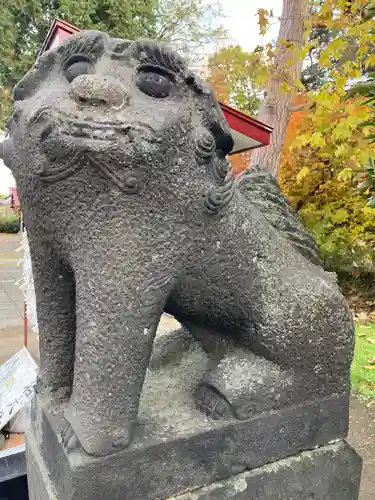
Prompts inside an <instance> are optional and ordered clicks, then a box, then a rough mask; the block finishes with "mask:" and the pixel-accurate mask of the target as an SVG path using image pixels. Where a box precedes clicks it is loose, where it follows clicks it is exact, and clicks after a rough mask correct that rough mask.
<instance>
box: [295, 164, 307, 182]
mask: <svg viewBox="0 0 375 500" xmlns="http://www.w3.org/2000/svg"><path fill="white" fill-rule="evenodd" d="M309 173H310V170H309V168H308V167H302V168H301V170H300V171H299V172H298V174H297V184H302V182H303V181H304V179H306V177H307V176H308V175H309Z"/></svg>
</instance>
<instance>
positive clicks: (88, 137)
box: [29, 109, 162, 194]
mask: <svg viewBox="0 0 375 500" xmlns="http://www.w3.org/2000/svg"><path fill="white" fill-rule="evenodd" d="M36 123H40V124H42V125H44V126H43V131H42V133H41V136H40V142H41V145H42V148H43V150H44V151H45V153H46V154H47V155H48V157H49V160H50V163H49V166H48V167H47V168H46V165H44V166H43V167H42V168H41V170H40V171H39V175H40V177H41V179H42V180H43V181H44V182H46V183H48V184H50V183H55V182H59V181H62V180H65V179H67V178H68V177H71V176H72V175H74V174H75V173H77V172H78V171H80V170H81V169H82V168H84V167H85V165H87V164H88V163H89V164H91V165H93V166H94V167H95V168H96V169H97V170H98V171H99V172H100V174H101V175H102V176H104V177H105V178H107V179H108V180H110V181H111V182H112V184H114V185H115V186H117V187H118V188H119V189H120V190H122V191H123V192H125V193H127V194H131V193H134V192H136V191H137V190H138V189H139V187H140V183H141V178H142V177H143V173H144V172H143V171H142V169H139V171H137V172H128V171H127V170H126V169H124V170H123V169H122V168H121V165H120V164H116V165H112V164H108V162H107V161H106V158H105V156H103V155H100V157H98V156H97V155H98V151H100V150H101V149H102V148H99V150H98V148H97V147H95V142H100V143H107V144H109V143H110V142H113V141H116V140H118V141H120V142H121V143H122V144H124V142H125V143H126V144H131V143H133V142H134V143H138V145H141V147H142V144H145V143H153V142H160V141H161V139H162V137H161V136H160V135H159V134H157V133H156V132H155V131H154V130H153V129H152V128H151V126H148V125H147V124H141V123H132V124H131V125H127V124H124V123H119V122H110V121H104V120H103V121H92V122H88V121H86V120H85V121H83V120H79V119H77V118H76V117H74V118H72V117H70V116H69V117H68V116H66V115H63V114H61V113H59V114H55V113H51V110H50V109H49V110H40V111H39V112H38V113H37V114H36V115H35V116H34V117H33V118H32V119H31V120H30V122H29V126H30V125H35V124H36ZM65 139H68V140H69V142H66V140H65ZM71 139H79V141H80V144H79V145H78V143H77V142H75V141H73V143H74V142H75V146H74V147H73V151H72V155H71V157H70V158H69V155H67V150H66V148H67V147H68V145H69V143H71V142H72V141H71ZM86 141H88V142H87V143H86ZM92 143H94V147H93V148H91V145H92ZM115 147H116V148H117V147H118V146H117V145H116V146H115ZM121 149H122V148H121ZM105 150H107V148H105ZM62 154H63V155H64V162H61V161H58V160H61V155H62ZM56 160H57V161H56ZM112 161H113V158H112Z"/></svg>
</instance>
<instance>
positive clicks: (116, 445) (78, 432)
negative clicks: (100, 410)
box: [61, 407, 134, 457]
mask: <svg viewBox="0 0 375 500" xmlns="http://www.w3.org/2000/svg"><path fill="white" fill-rule="evenodd" d="M90 417H91V418H90ZM65 419H66V422H67V423H66V425H65V426H64V428H63V431H62V432H61V442H62V445H63V446H64V447H65V449H66V450H68V451H69V450H70V451H71V450H73V449H75V448H77V447H79V446H82V448H83V449H84V450H85V452H86V453H88V454H89V455H94V456H98V457H100V456H105V455H110V454H112V453H116V452H118V451H120V450H122V449H124V448H127V447H128V446H129V444H130V442H131V439H132V436H133V432H132V431H133V427H134V425H133V423H131V422H128V421H126V422H122V423H120V422H116V425H113V424H112V425H110V424H108V423H107V422H104V423H103V422H101V421H100V420H97V419H95V418H92V416H90V415H83V418H81V417H80V415H79V414H78V413H77V412H76V411H75V409H74V408H73V409H72V408H71V407H68V409H67V410H66V411H65ZM99 423H100V424H101V425H98V424H99Z"/></svg>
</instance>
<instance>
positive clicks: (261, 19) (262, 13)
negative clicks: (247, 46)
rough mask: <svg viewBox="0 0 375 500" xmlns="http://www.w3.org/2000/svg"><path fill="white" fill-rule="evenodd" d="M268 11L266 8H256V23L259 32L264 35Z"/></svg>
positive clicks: (267, 22)
mask: <svg viewBox="0 0 375 500" xmlns="http://www.w3.org/2000/svg"><path fill="white" fill-rule="evenodd" d="M268 18H269V12H268V10H266V9H258V24H259V29H260V34H261V35H265V33H266V32H267V28H268V24H269V21H268Z"/></svg>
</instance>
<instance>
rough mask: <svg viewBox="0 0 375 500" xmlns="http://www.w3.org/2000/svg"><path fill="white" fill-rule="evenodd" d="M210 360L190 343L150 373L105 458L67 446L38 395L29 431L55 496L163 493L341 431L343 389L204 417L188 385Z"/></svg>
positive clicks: (54, 410) (58, 412)
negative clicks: (133, 417)
mask: <svg viewBox="0 0 375 500" xmlns="http://www.w3.org/2000/svg"><path fill="white" fill-rule="evenodd" d="M162 338H163V337H162ZM163 340H164V339H163ZM162 345H164V344H162ZM156 351H157V349H156ZM214 362H215V360H214V359H213V358H212V356H210V355H208V354H207V353H206V352H205V351H204V350H203V349H202V348H201V347H200V346H199V344H197V343H192V344H191V346H190V347H189V348H188V350H187V352H186V353H185V354H183V355H182V356H181V355H179V356H178V358H177V359H175V360H174V362H169V363H167V364H163V363H161V364H160V366H159V367H158V368H157V369H156V368H154V369H153V370H152V371H149V372H148V373H147V376H146V381H145V384H144V389H143V394H142V398H141V403H140V411H139V422H140V425H139V426H138V427H137V430H136V433H135V436H134V439H133V442H132V443H131V445H130V446H129V447H128V448H127V449H126V450H122V451H119V452H118V453H115V454H113V455H108V456H106V457H98V458H94V457H91V456H89V455H88V454H86V453H85V452H84V450H82V448H80V447H79V448H76V449H74V450H71V451H66V450H65V449H64V447H63V446H62V444H61V439H60V438H59V436H60V433H61V429H62V428H63V426H64V418H63V417H62V414H63V409H64V408H61V407H60V406H59V405H56V403H55V402H53V401H52V400H51V398H50V397H48V395H47V394H44V395H43V394H39V395H38V398H37V400H36V405H35V408H34V416H33V421H34V431H33V433H32V434H30V436H29V437H30V440H31V441H32V440H34V441H36V442H38V443H40V452H41V453H42V455H43V459H44V463H45V467H46V468H47V470H48V474H49V476H50V478H51V479H52V482H53V484H54V487H55V490H56V494H57V495H58V498H59V499H61V500H66V499H69V500H71V499H72V500H86V499H87V500H96V499H97V500H101V499H104V498H106V499H107V498H108V499H111V500H123V499H124V498H129V499H131V500H155V499H163V498H167V497H170V496H171V495H175V494H178V493H180V492H183V491H186V490H187V489H191V488H198V487H202V486H203V485H209V484H211V483H212V482H214V481H218V480H220V479H223V478H228V477H230V476H232V475H236V474H238V473H240V472H242V471H244V470H246V469H254V468H256V467H260V466H262V465H264V464H265V463H267V462H270V461H275V460H278V459H280V458H283V457H286V456H288V455H293V454H294V453H298V452H299V451H300V450H303V449H311V448H313V447H314V446H318V445H324V444H326V443H328V442H329V441H331V440H334V439H340V438H343V437H345V436H346V433H347V426H348V401H347V395H346V394H344V395H341V396H330V397H326V398H321V399H320V400H317V401H315V402H307V403H305V404H302V405H297V406H289V407H285V408H283V409H279V410H276V411H272V412H266V413H264V414H262V415H255V416H254V417H253V418H251V419H249V420H244V421H238V420H236V419H231V420H229V421H227V420H216V421H214V420H212V419H211V418H210V417H207V416H205V415H202V414H201V412H200V411H199V410H198V409H197V408H196V407H195V402H194V391H195V387H196V386H197V384H198V382H199V380H201V379H202V377H204V374H205V373H207V372H209V371H210V368H212V364H213V363H214ZM66 404H67V403H65V405H66ZM35 436H36V437H35Z"/></svg>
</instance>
